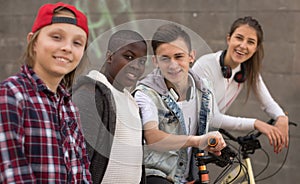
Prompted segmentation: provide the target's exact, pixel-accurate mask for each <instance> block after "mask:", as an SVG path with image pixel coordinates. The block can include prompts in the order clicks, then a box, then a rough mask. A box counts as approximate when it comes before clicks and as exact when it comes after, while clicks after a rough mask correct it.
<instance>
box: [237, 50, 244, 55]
mask: <svg viewBox="0 0 300 184" xmlns="http://www.w3.org/2000/svg"><path fill="white" fill-rule="evenodd" d="M236 52H237V53H238V54H241V55H244V54H245V53H243V52H240V51H238V50H237V51H236Z"/></svg>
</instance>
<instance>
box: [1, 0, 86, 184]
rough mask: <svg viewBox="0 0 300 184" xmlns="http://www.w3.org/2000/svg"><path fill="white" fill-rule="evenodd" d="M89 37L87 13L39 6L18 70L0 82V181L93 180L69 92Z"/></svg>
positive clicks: (61, 5) (68, 7)
mask: <svg viewBox="0 0 300 184" xmlns="http://www.w3.org/2000/svg"><path fill="white" fill-rule="evenodd" d="M87 39H88V23H87V19H86V16H85V15H84V14H83V13H82V12H80V11H79V10H77V9H76V8H75V7H74V6H71V5H69V4H64V3H56V4H45V5H43V6H42V7H41V8H40V9H39V11H38V14H37V16H36V19H35V21H34V24H33V26H32V30H31V32H30V33H29V34H28V36H27V41H28V45H27V50H26V52H25V54H24V62H25V63H24V65H23V66H22V68H21V71H20V72H19V73H18V74H16V75H14V76H11V77H9V78H7V79H6V80H4V81H3V82H2V83H1V85H0V122H1V123H0V135H1V136H0V137H1V138H0V145H1V151H0V183H91V176H90V172H89V170H88V168H89V161H88V156H87V152H86V146H85V142H84V137H83V134H82V130H81V125H80V119H79V113H78V111H77V108H76V106H75V105H74V104H73V102H72V100H71V97H70V94H69V93H68V88H69V87H70V86H71V85H72V80H73V77H74V73H75V70H76V68H77V67H78V65H79V64H80V61H81V58H82V56H83V54H84V51H85V48H86V45H87Z"/></svg>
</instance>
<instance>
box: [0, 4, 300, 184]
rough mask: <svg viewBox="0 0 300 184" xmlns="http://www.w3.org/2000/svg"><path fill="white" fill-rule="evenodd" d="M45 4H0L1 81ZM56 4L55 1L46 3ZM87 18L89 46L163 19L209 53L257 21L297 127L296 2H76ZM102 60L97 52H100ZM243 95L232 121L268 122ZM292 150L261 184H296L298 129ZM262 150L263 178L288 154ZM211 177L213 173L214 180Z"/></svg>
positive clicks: (269, 72)
mask: <svg viewBox="0 0 300 184" xmlns="http://www.w3.org/2000/svg"><path fill="white" fill-rule="evenodd" d="M43 2H45V1H36V0H26V1H24V0H9V1H7V0H0V4H1V11H0V23H1V26H0V55H1V58H0V65H1V68H0V79H1V80H3V79H4V78H6V77H7V76H9V75H11V74H13V73H15V72H17V71H18V70H19V66H20V62H19V60H18V59H19V57H20V56H21V55H22V53H23V51H24V47H25V45H26V35H27V33H28V32H29V31H30V28H31V25H32V23H33V21H34V20H33V19H34V16H35V14H36V11H37V9H38V7H40V5H41V4H43ZM47 2H57V1H54V0H52V1H47ZM64 2H67V3H71V4H74V5H75V6H77V7H78V8H80V9H81V10H83V11H84V12H86V13H87V15H88V17H89V21H90V23H89V24H90V25H89V26H90V32H91V36H90V41H92V40H94V39H96V38H97V36H98V35H100V34H102V33H104V32H105V31H106V30H108V29H110V28H112V27H115V26H117V25H119V24H122V23H126V22H128V21H132V20H140V19H164V20H169V21H173V22H177V23H179V24H182V25H184V26H186V27H188V28H189V29H191V30H193V31H194V32H196V33H197V34H198V35H200V36H201V37H202V38H203V39H204V40H205V41H206V42H207V44H208V45H209V46H210V48H211V49H212V50H213V51H216V50H219V49H223V48H225V46H226V45H225V36H226V33H227V31H228V29H229V26H230V24H231V23H232V22H233V21H234V20H235V19H236V18H237V17H240V16H245V15H251V16H254V17H255V18H257V19H258V20H259V21H260V23H261V24H262V26H263V29H264V33H265V42H264V44H265V45H264V46H265V59H264V63H263V72H262V75H263V77H264V80H265V82H266V84H267V86H268V88H269V89H270V91H271V94H272V95H273V97H274V99H275V100H277V101H278V102H279V104H280V105H281V106H282V107H283V108H284V109H285V110H286V111H287V112H288V113H289V117H290V120H292V121H295V122H300V113H299V112H300V95H298V94H299V92H300V82H299V81H300V62H299V61H298V59H299V58H300V52H299V49H300V25H299V21H300V3H299V2H298V0H252V1H249V0H214V1H212V0H164V1H161V0H151V1H147V0H112V1H109V0H107V1H105V0H93V1H87V0H74V1H64ZM99 54H101V51H99ZM244 99H245V93H242V94H241V95H240V97H239V98H238V100H237V101H236V102H235V103H234V105H233V107H232V108H231V109H230V113H231V114H233V115H239V116H247V117H259V118H261V119H263V120H268V117H267V116H266V115H265V114H264V113H263V112H262V111H261V110H258V109H259V108H258V107H259V105H258V104H257V102H256V101H255V98H254V97H253V96H251V97H250V99H249V101H248V102H247V103H246V104H245V103H244ZM290 135H291V137H290V145H291V147H290V150H289V153H288V157H287V160H286V163H285V165H284V166H283V168H282V169H281V171H280V172H279V173H278V174H277V175H275V176H274V177H272V178H270V179H267V180H264V181H262V182H260V183H284V182H285V183H296V182H297V181H299V180H300V175H297V174H296V173H294V172H293V171H294V170H295V169H299V168H300V158H299V157H298V155H297V151H298V150H299V149H300V146H299V145H297V144H296V143H297V142H299V138H300V131H299V128H294V127H292V128H291V132H290ZM261 140H262V145H263V147H264V148H265V149H266V151H267V152H268V154H269V156H270V160H271V163H270V166H269V168H268V169H267V173H265V174H263V176H262V177H264V176H267V175H268V174H270V173H272V172H274V171H275V170H276V169H278V168H279V167H280V165H281V163H282V162H283V160H284V157H285V154H286V152H287V151H286V150H284V151H283V152H282V153H280V154H278V155H276V154H274V153H272V148H271V146H270V145H269V144H268V142H267V140H266V138H265V137H264V136H262V137H261ZM265 161H266V157H265V156H264V154H262V152H258V153H257V154H256V156H255V160H254V161H253V162H254V167H257V168H261V167H262V166H263V165H264V163H265ZM214 174H215V173H214V172H212V171H211V175H212V177H214V176H215V175H214Z"/></svg>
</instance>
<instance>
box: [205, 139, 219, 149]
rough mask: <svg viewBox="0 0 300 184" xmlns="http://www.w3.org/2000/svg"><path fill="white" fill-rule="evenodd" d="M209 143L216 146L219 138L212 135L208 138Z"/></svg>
mask: <svg viewBox="0 0 300 184" xmlns="http://www.w3.org/2000/svg"><path fill="white" fill-rule="evenodd" d="M207 144H208V146H210V147H215V146H216V145H217V144H218V139H216V138H214V137H210V138H208V139H207Z"/></svg>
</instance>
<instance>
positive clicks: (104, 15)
mask: <svg viewBox="0 0 300 184" xmlns="http://www.w3.org/2000/svg"><path fill="white" fill-rule="evenodd" d="M108 2H109V1H107V0H97V1H93V3H91V2H89V1H76V2H75V3H74V6H76V7H77V8H78V9H80V10H82V11H83V12H86V13H87V18H88V22H89V31H90V35H89V36H90V40H95V39H96V38H97V37H98V36H99V35H100V34H102V33H104V32H105V31H107V30H108V29H111V28H113V27H115V26H116V25H117V24H118V23H116V22H115V19H116V18H117V17H119V16H127V17H125V19H126V20H127V21H133V20H135V16H134V13H133V11H132V7H131V3H130V1H129V0H114V1H113V3H110V4H113V7H109V5H110V4H109V3H108ZM111 10H113V12H112V11H111ZM93 15H94V16H93ZM123 18H124V17H123ZM93 46H94V47H97V45H95V44H94V45H93ZM95 49H96V50H97V53H96V54H97V57H98V58H100V57H101V56H102V54H103V53H101V49H99V48H95Z"/></svg>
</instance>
